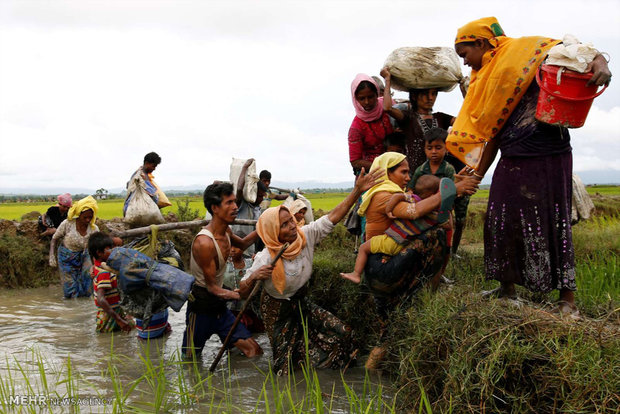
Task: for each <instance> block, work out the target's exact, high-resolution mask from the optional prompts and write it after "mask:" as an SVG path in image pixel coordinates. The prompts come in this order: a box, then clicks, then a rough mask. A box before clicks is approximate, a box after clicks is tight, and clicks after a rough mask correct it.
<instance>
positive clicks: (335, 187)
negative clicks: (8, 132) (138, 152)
mask: <svg viewBox="0 0 620 414" xmlns="http://www.w3.org/2000/svg"><path fill="white" fill-rule="evenodd" d="M578 175H579V177H581V180H582V181H583V182H584V184H586V185H592V184H609V185H619V184H620V172H619V171H582V172H579V173H578ZM271 186H272V187H277V188H281V189H287V190H292V189H295V188H299V189H300V190H306V191H308V190H315V191H326V190H331V191H347V190H350V189H351V188H352V187H353V180H352V179H351V180H350V181H341V182H337V183H326V182H322V181H291V182H287V181H272V183H271ZM204 189H205V186H204V185H200V184H193V185H180V186H171V187H164V188H163V190H164V192H166V194H168V195H171V196H174V195H179V194H187V193H193V192H199V193H200V192H202V191H204ZM107 190H108V193H109V194H121V195H123V194H125V188H120V187H118V188H108V189H107ZM95 191H97V189H96V188H91V189H89V188H82V187H75V188H66V187H62V188H61V187H49V188H40V187H33V188H4V187H0V194H2V195H25V194H31V195H56V194H60V193H66V192H69V193H71V194H94V193H95Z"/></svg>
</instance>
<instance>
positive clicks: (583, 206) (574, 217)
mask: <svg viewBox="0 0 620 414" xmlns="http://www.w3.org/2000/svg"><path fill="white" fill-rule="evenodd" d="M593 210H594V203H593V202H592V199H591V198H590V194H588V192H587V191H586V186H585V185H583V182H582V181H581V178H579V176H578V175H577V174H573V207H572V211H571V221H572V222H573V224H574V223H577V222H578V221H580V220H588V219H589V218H590V215H591V214H592V211H593Z"/></svg>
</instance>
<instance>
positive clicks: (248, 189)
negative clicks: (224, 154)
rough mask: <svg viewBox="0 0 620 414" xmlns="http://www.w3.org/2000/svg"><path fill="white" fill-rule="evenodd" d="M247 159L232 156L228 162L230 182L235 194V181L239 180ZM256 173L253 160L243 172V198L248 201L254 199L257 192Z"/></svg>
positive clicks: (253, 200)
mask: <svg viewBox="0 0 620 414" xmlns="http://www.w3.org/2000/svg"><path fill="white" fill-rule="evenodd" d="M246 161H247V160H242V159H239V158H233V160H232V163H231V164H230V175H229V177H230V182H231V183H232V185H233V187H234V191H235V194H237V183H238V182H239V176H240V175H241V171H242V170H243V166H244V164H245V162H246ZM258 181H259V180H258V175H257V174H256V161H253V162H252V163H251V164H250V166H249V167H248V169H247V170H246V172H245V184H244V186H243V199H244V200H245V201H247V202H248V203H253V202H255V201H256V196H257V193H258V187H257V186H256V184H257V183H258Z"/></svg>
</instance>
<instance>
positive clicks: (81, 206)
mask: <svg viewBox="0 0 620 414" xmlns="http://www.w3.org/2000/svg"><path fill="white" fill-rule="evenodd" d="M86 210H92V211H93V219H92V220H91V221H90V227H91V228H93V229H94V228H95V222H96V221H97V211H98V210H99V206H98V205H97V200H95V199H94V198H93V196H88V197H84V198H83V199H81V200H80V201H78V202H76V203H75V204H74V205H73V207H71V208H70V209H69V212H68V213H67V220H75V219H76V218H78V217H79V216H80V213H82V212H83V211H86Z"/></svg>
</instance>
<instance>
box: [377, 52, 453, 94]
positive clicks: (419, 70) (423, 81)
mask: <svg viewBox="0 0 620 414" xmlns="http://www.w3.org/2000/svg"><path fill="white" fill-rule="evenodd" d="M384 66H387V68H388V69H389V71H390V74H391V75H392V88H394V89H398V90H400V91H408V90H409V89H430V88H437V89H439V90H441V91H444V92H448V91H451V90H452V89H454V87H455V86H456V85H458V84H459V83H460V82H463V81H464V78H463V73H462V72H461V63H460V62H459V57H458V55H457V54H456V52H455V51H454V49H453V48H451V47H401V48H398V49H396V50H394V51H393V52H392V53H390V55H389V56H388V57H387V59H386V60H385V64H384Z"/></svg>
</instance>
